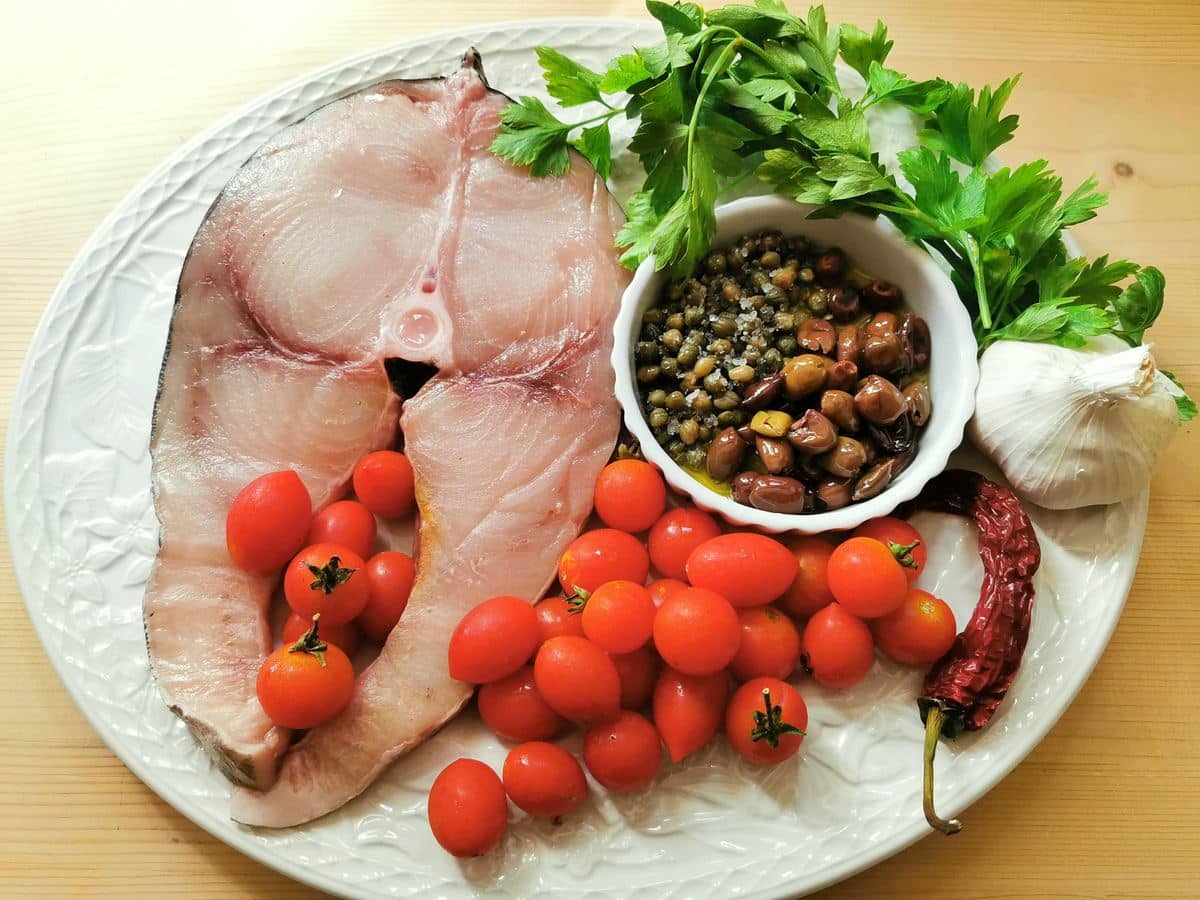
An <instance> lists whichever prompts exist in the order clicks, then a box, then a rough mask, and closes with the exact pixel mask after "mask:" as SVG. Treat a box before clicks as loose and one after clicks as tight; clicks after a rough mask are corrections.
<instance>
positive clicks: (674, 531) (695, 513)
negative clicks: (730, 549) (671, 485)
mask: <svg viewBox="0 0 1200 900" xmlns="http://www.w3.org/2000/svg"><path fill="white" fill-rule="evenodd" d="M720 533H721V526H720V525H718V524H717V520H716V519H714V518H713V517H712V516H710V515H709V514H708V513H706V512H704V511H703V510H700V509H696V508H695V507H694V506H680V507H678V508H677V509H668V510H667V511H666V512H665V513H663V515H662V518H660V519H659V520H658V521H657V522H655V523H654V527H653V528H651V529H650V534H649V535H648V536H647V538H646V545H647V548H648V549H649V551H650V562H652V563H654V568H656V569H658V571H659V572H661V573H662V574H663V575H665V576H667V577H668V578H687V568H686V567H687V561H688V557H689V556H691V555H692V551H693V550H695V549H696V548H697V547H699V546H700V545H701V544H703V543H704V542H705V541H707V540H709V539H711V538H715V537H716V536H717V535H719V534H720Z"/></svg>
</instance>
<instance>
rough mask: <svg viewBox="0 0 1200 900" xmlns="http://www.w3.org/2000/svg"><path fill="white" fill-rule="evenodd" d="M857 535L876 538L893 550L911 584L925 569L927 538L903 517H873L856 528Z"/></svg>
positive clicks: (855, 534) (893, 554) (855, 533)
mask: <svg viewBox="0 0 1200 900" xmlns="http://www.w3.org/2000/svg"><path fill="white" fill-rule="evenodd" d="M854 536H855V537H868V538H874V539H875V540H877V541H879V542H880V543H881V544H884V545H885V546H886V547H887V548H888V549H889V550H891V551H892V556H894V557H896V561H897V562H898V563H900V566H901V568H903V569H904V574H905V576H907V578H908V581H909V584H912V582H914V581H916V580H917V577H918V576H919V575H920V574H921V573H922V572H923V571H924V570H925V556H926V548H925V539H924V538H922V537H921V533H920V532H919V531H917V529H915V528H913V527H912V526H911V525H909V524H908V523H907V522H905V521H904V520H903V519H897V518H895V517H893V516H882V517H880V518H878V519H871V520H870V521H869V522H864V523H863V524H861V525H859V526H858V528H856V529H854Z"/></svg>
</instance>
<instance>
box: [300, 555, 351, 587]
mask: <svg viewBox="0 0 1200 900" xmlns="http://www.w3.org/2000/svg"><path fill="white" fill-rule="evenodd" d="M308 571H309V572H311V573H312V576H313V580H312V583H311V584H309V587H310V588H312V589H313V590H314V591H323V592H324V593H325V594H326V595H328V594H332V593H333V591H334V588H336V587H337V586H338V585H339V584H345V583H346V582H347V581H349V580H350V576H351V575H353V574H354V573H355V572H357V571H358V570H357V569H347V568H346V567H345V566H343V565H342V560H341V557H339V556H331V557H329V562H327V563H325V565H323V566H314V565H312V564H311V563H310V564H308Z"/></svg>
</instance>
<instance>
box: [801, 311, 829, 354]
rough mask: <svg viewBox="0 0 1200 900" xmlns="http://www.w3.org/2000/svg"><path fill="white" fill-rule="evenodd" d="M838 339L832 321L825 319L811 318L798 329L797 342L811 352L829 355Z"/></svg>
mask: <svg viewBox="0 0 1200 900" xmlns="http://www.w3.org/2000/svg"><path fill="white" fill-rule="evenodd" d="M836 341H837V338H836V336H835V334H834V331H833V325H832V323H830V322H827V321H825V320H824V319H809V320H808V321H807V322H803V323H801V325H800V327H799V328H797V329H796V343H798V344H799V345H800V346H801V347H803V348H804V349H805V350H807V351H808V352H809V353H824V354H825V355H827V356H828V355H829V354H830V353H832V352H833V346H834V344H835V343H836Z"/></svg>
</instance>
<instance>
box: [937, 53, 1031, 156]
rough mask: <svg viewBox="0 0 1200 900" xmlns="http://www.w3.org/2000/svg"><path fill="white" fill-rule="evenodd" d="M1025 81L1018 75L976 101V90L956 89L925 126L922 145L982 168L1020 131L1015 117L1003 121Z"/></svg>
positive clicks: (981, 91)
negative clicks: (1010, 100)
mask: <svg viewBox="0 0 1200 900" xmlns="http://www.w3.org/2000/svg"><path fill="white" fill-rule="evenodd" d="M1020 80H1021V76H1020V75H1015V76H1013V77H1012V78H1009V79H1007V80H1006V81H1003V82H1001V84H1000V86H999V87H998V88H996V89H995V90H994V91H993V90H992V88H991V87H984V88H983V89H982V90H980V92H979V101H978V103H977V102H976V101H975V90H974V89H973V88H970V87H968V86H967V85H965V84H958V85H955V86H954V87H953V88H952V89H951V90H950V92H949V95H948V96H947V97H946V98H945V100H944V101H943V102H942V104H941V106H940V107H939V109H938V110H937V112H935V113H934V115H933V117H932V118H931V119H929V121H927V122H926V123H925V125H926V128H925V130H924V131H922V132H921V134H920V140H921V143H922V144H924V145H925V146H927V147H930V148H932V149H934V150H942V151H945V152H946V153H948V154H950V156H952V157H953V158H954V159H956V160H958V161H959V162H961V163H965V164H966V165H968V166H982V165H983V164H984V162H985V161H986V160H987V158H988V157H989V156H990V155H991V154H992V153H993V152H995V150H996V148H997V147H999V146H1001V145H1002V144H1006V143H1008V142H1009V141H1011V140H1012V136H1013V132H1014V131H1015V130H1016V127H1017V117H1016V116H1015V115H1010V116H1004V117H1001V113H1002V112H1003V111H1004V104H1005V103H1007V102H1008V98H1009V96H1010V95H1011V94H1012V92H1013V88H1015V87H1016V86H1017V82H1018V81H1020Z"/></svg>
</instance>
